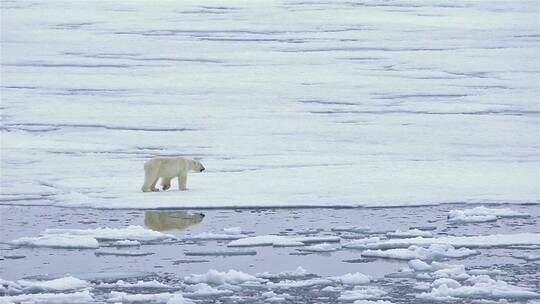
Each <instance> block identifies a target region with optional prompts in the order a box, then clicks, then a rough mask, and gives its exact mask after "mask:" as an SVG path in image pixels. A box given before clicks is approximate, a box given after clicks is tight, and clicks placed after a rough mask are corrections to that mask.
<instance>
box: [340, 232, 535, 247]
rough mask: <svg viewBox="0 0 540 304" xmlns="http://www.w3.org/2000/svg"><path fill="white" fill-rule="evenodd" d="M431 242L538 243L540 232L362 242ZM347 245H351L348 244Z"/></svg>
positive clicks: (466, 244) (392, 244)
mask: <svg viewBox="0 0 540 304" xmlns="http://www.w3.org/2000/svg"><path fill="white" fill-rule="evenodd" d="M431 244H447V245H452V246H455V247H468V248H489V247H501V246H513V245H538V244H540V233H517V234H491V235H476V236H441V237H433V238H423V237H416V238H407V239H391V240H381V241H378V242H367V243H365V244H362V246H363V248H369V249H388V248H404V247H409V246H411V245H418V246H426V245H431ZM345 247H349V246H348V244H347V245H345Z"/></svg>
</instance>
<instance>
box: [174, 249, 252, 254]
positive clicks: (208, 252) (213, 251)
mask: <svg viewBox="0 0 540 304" xmlns="http://www.w3.org/2000/svg"><path fill="white" fill-rule="evenodd" d="M184 254H185V255H186V256H237V255H256V254H257V251H255V250H226V249H225V250H219V249H218V250H209V251H184Z"/></svg>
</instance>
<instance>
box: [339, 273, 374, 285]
mask: <svg viewBox="0 0 540 304" xmlns="http://www.w3.org/2000/svg"><path fill="white" fill-rule="evenodd" d="M330 279H331V280H333V281H336V282H339V283H341V284H344V285H363V284H368V283H369V282H370V278H369V276H367V275H365V274H363V273H360V272H355V273H347V274H344V275H341V276H336V277H331V278H330Z"/></svg>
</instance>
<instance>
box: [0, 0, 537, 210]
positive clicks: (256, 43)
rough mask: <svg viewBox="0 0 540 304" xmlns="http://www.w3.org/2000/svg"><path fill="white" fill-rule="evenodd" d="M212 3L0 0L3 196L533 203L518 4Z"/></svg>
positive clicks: (90, 203)
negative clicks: (146, 188)
mask: <svg viewBox="0 0 540 304" xmlns="http://www.w3.org/2000/svg"><path fill="white" fill-rule="evenodd" d="M220 5H222V6H223V7H220V8H217V9H216V8H214V7H204V6H201V4H200V3H197V2H191V1H181V2H171V3H167V4H166V5H165V4H164V5H159V6H155V5H151V4H149V3H146V2H121V3H118V2H102V3H99V4H96V5H88V4H87V3H85V2H78V1H77V2H71V3H69V4H66V3H60V2H43V3H39V5H37V4H36V5H24V3H19V2H7V3H5V4H3V6H2V20H3V24H2V38H1V40H2V58H1V63H2V87H1V90H2V118H3V119H2V123H3V127H2V130H1V132H2V148H1V149H2V159H1V165H2V184H1V187H2V191H1V195H0V199H1V200H2V203H4V204H42V205H59V206H84V207H100V208H140V209H145V208H158V207H161V208H175V207H247V206H252V207H253V206H267V207H276V206H287V207H290V206H321V207H327V206H399V205H429V204H439V203H449V202H488V203H489V202H507V203H512V202H513V203H527V202H538V201H539V200H540V198H539V196H538V195H539V194H538V184H539V176H538V157H537V155H538V151H539V142H538V137H539V136H538V135H539V131H538V128H537V125H538V123H539V115H538V108H537V101H538V98H537V97H538V56H537V53H538V43H537V36H536V35H537V33H538V27H537V18H538V13H537V3H536V1H527V0H524V1H517V2H516V1H506V2H505V1H495V2H493V1H465V0H455V1H452V3H451V4H448V3H446V2H445V1H442V2H441V1H433V2H431V1H430V2H425V1H419V0H415V1H407V2H400V1H394V0H393V1H388V2H379V1H375V2H374V3H369V2H360V3H356V2H347V1H345V2H337V3H336V2H323V3H313V2H307V3H306V2H303V1H285V2H272V1H270V2H264V3H257V4H254V3H249V2H234V3H221V4H220ZM218 6H219V5H218ZM127 11H129V12H130V13H129V14H126V12H127ZM60 14H61V15H62V19H60V18H56V16H58V15H60ZM276 16H278V17H279V18H277V17H276ZM133 20H136V22H133ZM299 20H301V21H299ZM388 84H392V85H388ZM156 155H185V156H188V157H194V158H197V159H200V160H202V162H203V163H204V164H205V167H206V168H207V170H206V171H205V172H204V173H203V174H192V175H190V177H189V181H188V191H185V192H179V191H178V190H177V188H176V185H174V184H173V187H172V189H171V190H169V191H167V192H163V191H161V192H158V193H142V192H140V186H141V184H142V180H143V172H142V164H143V162H144V161H145V160H146V159H148V158H150V157H152V156H156ZM81 172H84V174H81ZM113 180H114V181H119V182H112V181H113Z"/></svg>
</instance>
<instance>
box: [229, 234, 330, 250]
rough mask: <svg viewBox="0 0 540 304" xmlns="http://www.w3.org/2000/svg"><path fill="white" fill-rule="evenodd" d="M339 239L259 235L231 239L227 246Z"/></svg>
mask: <svg viewBox="0 0 540 304" xmlns="http://www.w3.org/2000/svg"><path fill="white" fill-rule="evenodd" d="M339 241H340V238H339V237H333V236H312V237H309V236H306V237H294V236H283V235H259V236H252V237H247V238H242V239H238V240H234V241H231V242H230V243H229V244H228V245H227V246H229V247H250V246H276V247H278V246H291V245H296V244H300V243H302V244H303V245H305V244H316V243H337V242H339Z"/></svg>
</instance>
